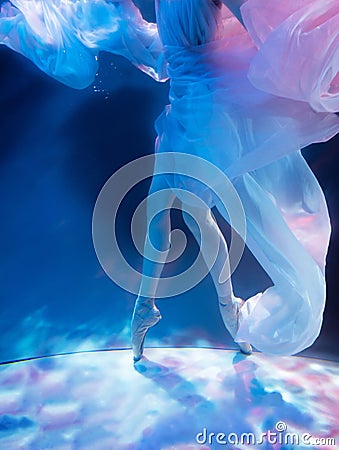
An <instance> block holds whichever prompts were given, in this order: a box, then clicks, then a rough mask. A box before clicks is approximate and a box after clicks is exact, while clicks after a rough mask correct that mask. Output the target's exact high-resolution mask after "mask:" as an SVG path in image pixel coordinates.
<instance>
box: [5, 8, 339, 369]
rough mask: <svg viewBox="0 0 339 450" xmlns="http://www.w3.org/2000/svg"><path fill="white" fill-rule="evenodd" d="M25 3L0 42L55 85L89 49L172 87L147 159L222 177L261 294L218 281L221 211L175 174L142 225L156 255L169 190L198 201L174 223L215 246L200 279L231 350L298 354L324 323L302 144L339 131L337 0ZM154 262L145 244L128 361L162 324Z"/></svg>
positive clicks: (322, 251) (320, 225)
mask: <svg viewBox="0 0 339 450" xmlns="http://www.w3.org/2000/svg"><path fill="white" fill-rule="evenodd" d="M27 3H28V2H25V1H23V0H13V1H12V2H11V4H9V3H5V4H4V5H2V7H1V12H0V43H3V44H5V45H7V46H9V47H10V48H12V49H14V50H16V51H18V52H20V53H22V54H23V55H25V56H26V57H28V58H30V59H31V60H32V61H33V62H34V63H35V64H36V65H37V66H38V67H40V68H41V69H42V70H44V71H45V72H46V73H48V74H49V75H51V76H53V77H54V78H56V79H58V80H59V81H61V82H63V83H65V84H67V85H69V86H72V87H75V88H83V87H85V86H87V85H89V84H90V83H91V82H92V81H93V79H94V76H95V73H96V71H97V57H98V53H99V52H100V51H101V50H105V51H110V52H112V53H115V54H119V55H122V56H125V57H126V58H128V59H129V60H130V61H131V62H132V63H133V64H135V65H136V66H137V67H138V68H140V69H141V70H143V71H144V72H146V73H147V74H149V75H150V76H152V77H153V78H154V79H155V80H157V81H166V80H167V79H168V78H170V81H171V87H170V105H169V106H168V107H167V108H166V109H165V111H164V112H163V113H162V115H161V116H160V117H159V118H158V120H157V122H156V130H157V133H158V138H157V141H156V154H161V153H167V152H170V153H171V155H172V156H171V157H172V161H171V164H172V165H173V167H175V165H176V156H175V153H176V152H181V153H186V154H187V155H195V156H199V157H202V158H204V159H206V160H208V161H210V162H211V163H213V164H214V165H215V166H217V167H218V168H219V169H221V170H222V171H223V172H224V173H225V174H226V175H227V177H228V178H229V180H231V182H232V184H233V186H234V188H235V189H236V191H237V193H238V195H239V197H240V199H241V202H242V205H243V208H244V211H245V215H246V225H247V238H246V244H247V246H248V247H249V249H250V250H251V251H252V253H253V254H254V256H255V257H256V259H257V261H258V262H259V263H260V265H261V266H262V267H263V269H264V270H265V271H266V272H267V274H268V275H269V276H270V278H271V280H272V282H273V286H272V287H270V288H268V289H266V290H265V291H264V292H259V293H257V294H256V295H254V296H252V297H251V298H249V299H247V300H246V301H245V302H244V300H242V299H238V298H237V297H236V296H235V295H234V293H233V289H232V283H231V279H230V277H229V276H226V277H225V276H223V272H225V271H226V275H227V274H229V273H230V268H229V266H228V263H227V261H228V256H229V255H228V247H227V243H226V241H225V239H224V236H223V235H222V233H221V231H220V229H219V227H218V224H217V222H216V220H215V218H214V216H213V214H212V212H211V208H213V207H216V208H217V209H218V210H219V212H220V213H221V214H222V216H223V217H224V218H225V219H226V220H229V217H228V214H227V211H226V210H225V208H224V206H223V205H222V204H221V202H220V199H219V198H217V197H216V196H215V195H214V194H213V192H212V191H211V190H209V189H208V188H206V186H202V185H201V183H197V182H195V180H191V179H188V178H187V177H185V176H183V175H180V174H178V175H161V176H160V175H157V176H156V177H154V179H153V181H152V184H151V189H150V194H153V193H156V192H159V191H163V190H164V191H165V192H166V195H165V196H164V197H163V202H164V204H163V205H162V206H163V212H162V213H161V214H159V215H158V216H157V217H156V218H155V219H154V220H152V221H151V222H150V223H149V236H150V238H151V241H152V243H153V245H154V247H155V248H156V249H159V250H162V251H163V252H165V253H166V252H167V251H168V248H169V236H170V216H169V208H170V207H171V205H172V204H173V202H174V200H175V198H176V197H179V199H180V200H181V201H182V202H183V203H185V196H181V195H180V194H178V192H180V189H183V190H186V191H191V192H193V193H194V194H195V195H197V196H198V197H199V198H201V199H202V200H203V203H204V206H201V204H199V206H197V205H195V204H191V203H189V202H187V204H185V205H184V206H185V208H183V209H184V211H185V212H184V213H183V217H184V220H185V222H186V223H187V225H188V227H189V228H190V229H191V231H192V233H193V235H194V236H195V238H196V239H197V240H198V242H200V233H201V234H202V233H203V232H204V234H205V235H207V236H210V239H211V240H213V241H214V242H215V241H217V242H218V246H219V252H218V254H217V258H216V261H215V264H214V265H213V267H212V269H211V275H212V278H213V281H214V285H215V287H216V291H217V295H218V299H219V305H220V311H221V315H222V318H223V320H224V323H225V325H226V327H227V329H228V330H229V332H230V334H231V335H232V337H233V338H234V340H235V341H236V342H238V343H239V346H240V349H241V350H242V351H243V352H244V353H250V352H251V346H250V344H249V343H248V342H250V343H251V344H252V345H254V346H255V347H256V348H257V349H258V350H261V351H263V352H266V353H272V354H293V353H297V352H299V351H301V350H303V349H305V348H306V347H308V346H310V345H311V344H312V343H313V342H314V340H315V339H316V337H317V336H318V334H319V331H320V327H321V323H322V314H323V309H324V304H325V259H326V254H327V248H328V243H329V236H330V221H329V216H328V211H327V206H326V202H325V198H324V195H323V193H322V190H321V188H320V186H319V184H318V182H317V180H316V178H315V177H314V175H313V173H312V172H311V170H310V168H309V167H308V165H307V163H306V161H305V160H304V158H303V156H302V154H301V151H300V149H301V148H303V147H305V146H307V145H309V144H311V143H314V142H323V141H326V140H328V139H330V138H331V137H332V136H334V135H335V134H336V133H337V132H338V131H339V118H338V117H337V116H336V115H335V114H334V112H336V111H338V109H339V108H338V91H339V78H338V65H339V56H338V33H337V30H338V25H339V6H338V3H337V1H336V0H299V1H295V0H293V1H292V0H287V1H286V2H283V3H282V4H281V3H279V5H277V3H276V2H274V1H273V0H271V1H267V0H247V1H242V0H237V1H236V0H233V1H232V0H222V1H221V0H157V1H156V18H157V24H151V23H148V22H146V21H145V20H144V19H143V18H142V16H141V14H140V12H139V10H138V9H137V8H136V7H135V5H134V4H133V3H132V2H131V1H130V0H125V1H120V2H117V1H115V2H106V1H104V0H96V1H93V2H90V3H88V2H86V1H84V0H72V1H67V2H66V1H62V0H53V1H49V2H47V1H46V0H41V1H37V0H32V1H30V2H29V5H28V4H27ZM315 54H316V55H317V57H316V58H314V57H313V55H315ZM193 218H195V219H196V218H198V219H199V220H198V221H199V223H200V224H202V227H203V230H199V227H197V224H196V221H195V220H193ZM206 231H207V233H206ZM206 248H208V246H206V247H205V249H204V251H205V252H206V251H207V252H208V250H206ZM156 255H157V254H156V252H154V249H153V248H152V247H151V246H150V245H149V243H148V242H146V244H145V250H144V256H145V259H144V264H143V277H142V280H141V285H140V291H139V295H138V298H137V300H136V304H135V309H134V313H133V318H132V324H131V327H132V347H133V353H134V360H135V361H138V360H139V359H140V358H141V357H142V354H143V344H144V339H145V336H146V333H147V331H148V329H149V328H150V327H151V326H153V325H155V324H156V323H157V322H158V321H159V320H160V317H161V316H160V312H159V310H158V308H157V307H156V306H155V303H154V299H155V298H156V289H157V285H158V280H159V277H160V275H161V272H162V269H163V263H162V262H161V261H160V260H159V259H157V256H156ZM203 256H204V257H205V258H206V260H208V258H209V255H208V254H207V253H205V254H204V255H203ZM225 261H226V263H225ZM220 280H222V282H220Z"/></svg>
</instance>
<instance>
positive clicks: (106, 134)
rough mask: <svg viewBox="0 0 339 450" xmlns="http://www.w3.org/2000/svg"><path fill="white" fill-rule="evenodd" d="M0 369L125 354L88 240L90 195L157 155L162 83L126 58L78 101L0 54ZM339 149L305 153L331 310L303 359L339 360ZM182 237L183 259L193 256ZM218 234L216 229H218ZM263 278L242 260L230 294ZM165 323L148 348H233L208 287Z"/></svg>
mask: <svg viewBox="0 0 339 450" xmlns="http://www.w3.org/2000/svg"><path fill="white" fill-rule="evenodd" d="M0 67H1V70H0V86H1V88H0V108H1V120H0V139H1V141H0V195H1V199H0V205H1V222H0V223H1V234H0V250H1V266H0V308H1V316H0V361H9V360H14V359H20V358H28V357H32V356H38V355H46V354H51V353H59V352H67V351H77V350H90V349H98V348H112V347H115V348H120V347H126V346H127V347H128V346H129V320H130V316H131V313H132V310H133V302H134V296H133V295H132V294H129V293H127V292H125V291H123V290H122V289H120V288H119V287H118V286H116V285H115V284H114V283H113V282H112V281H111V280H110V279H109V278H108V277H107V276H106V275H105V274H104V272H103V271H102V269H101V266H100V264H99V262H98V260H97V258H96V255H95V252H94V248H93V244H92V236H91V219H92V213H93V207H94V204H95V201H96V198H97V195H98V193H99V191H100V189H101V187H102V186H103V184H104V183H105V181H106V180H107V179H108V178H109V177H110V176H111V175H112V174H113V173H114V172H115V171H116V170H117V169H118V168H119V167H121V166H123V165H124V164H125V163H127V162H128V161H131V160H133V159H135V158H137V157H140V156H143V155H146V154H150V153H152V152H153V145H154V139H155V131H154V128H153V123H154V120H155V119H156V117H157V116H158V115H159V114H160V113H161V111H162V109H163V107H164V105H165V104H166V103H168V100H167V96H168V84H158V83H156V82H154V81H153V80H152V79H151V78H149V77H147V76H146V75H145V74H143V73H141V72H139V71H138V70H137V69H135V68H134V67H132V66H130V65H129V63H127V62H126V61H124V60H123V59H122V58H119V57H115V56H113V55H109V54H102V55H101V58H100V71H99V75H98V76H97V79H96V82H95V85H93V86H91V87H90V88H88V89H86V90H83V91H76V90H72V89H70V88H67V87H66V86H63V85H61V84H59V83H58V82H56V81H54V80H52V79H50V78H48V77H47V76H45V75H44V74H42V73H41V72H40V71H39V70H38V69H36V68H35V67H34V66H33V65H32V64H31V63H30V62H29V61H27V60H25V59H24V58H23V57H21V56H19V55H17V54H14V53H13V52H11V51H10V50H8V49H6V48H5V47H1V48H0ZM338 143H339V139H338V138H335V139H332V141H330V142H329V143H326V144H322V145H314V146H311V147H310V148H308V149H306V150H304V155H305V156H306V157H307V160H308V161H309V163H310V165H311V167H312V169H313V170H314V172H315V173H316V175H317V177H318V179H319V181H320V184H321V185H322V187H323V189H324V192H325V195H326V198H327V201H328V205H329V211H330V216H331V220H332V226H333V234H332V239H331V245H330V250H329V257H328V270H327V280H328V300H327V307H326V311H325V318H324V325H323V329H322V332H321V335H320V337H319V338H318V340H317V342H316V343H315V344H314V345H313V347H312V348H311V349H310V350H307V351H306V352H304V353H306V354H308V355H316V356H321V357H324V358H331V359H338V357H339V352H338V349H337V345H336V343H337V341H338V338H339V334H338V329H339V327H338V319H337V314H336V312H337V307H338V295H337V294H338V289H337V276H336V274H337V270H338V264H339V261H338V257H339V252H338V243H339V231H338V217H339V208H338V199H339V184H338V180H337V167H338V162H339V156H338V154H337V150H338ZM148 185H149V181H148V182H146V183H144V184H142V185H141V186H140V187H139V190H138V191H137V192H135V193H134V194H133V197H132V199H129V202H128V205H125V207H124V208H122V212H121V214H120V217H119V223H118V225H119V226H118V231H119V236H120V242H121V243H122V247H123V248H124V249H125V252H126V255H128V257H129V258H130V259H132V260H133V261H134V264H135V266H136V267H139V268H140V266H141V258H140V257H139V256H138V255H137V254H136V253H135V251H134V250H133V248H132V245H131V242H130V236H129V225H130V214H131V213H132V212H133V202H134V201H135V205H136V204H137V203H138V200H139V201H140V199H142V198H143V196H144V195H146V193H147V189H148ZM173 219H174V225H175V226H180V227H183V229H184V230H185V232H186V233H187V235H188V237H189V242H188V248H187V251H186V252H185V254H184V256H183V258H182V259H181V260H180V261H179V262H178V263H176V264H177V265H176V269H178V270H180V267H181V265H187V264H190V262H191V261H192V260H193V259H194V256H195V255H196V253H197V246H196V244H195V242H194V240H193V238H192V236H191V235H190V234H189V232H188V230H187V229H186V228H185V227H184V225H183V223H182V220H181V218H180V216H179V215H178V214H173ZM220 224H221V226H222V227H223V228H225V232H227V229H226V226H225V224H224V223H222V222H220ZM268 282H269V281H268V279H267V277H266V276H265V274H264V273H263V272H262V270H261V269H260V268H259V267H258V266H257V264H256V263H255V260H254V258H253V257H252V256H251V255H250V254H249V252H246V254H245V257H244V260H243V261H242V263H241V264H240V266H239V269H238V270H237V272H236V274H235V276H234V283H235V289H236V293H237V294H238V295H249V294H250V293H251V292H250V291H247V289H248V288H247V286H249V285H250V286H251V289H254V291H256V290H259V289H260V287H262V286H263V285H267V283H268ZM159 306H160V309H161V311H162V314H163V317H164V318H163V320H162V321H161V322H160V323H159V325H158V326H157V327H155V328H154V330H152V331H151V333H150V337H149V341H148V342H149V344H152V345H158V344H159V345H162V346H166V345H168V346H172V345H188V346H195V345H202V346H219V347H223V346H232V340H231V338H230V337H229V336H228V334H227V332H226V331H225V329H224V327H223V324H222V322H221V318H220V317H219V312H218V306H217V298H216V295H215V292H214V288H213V286H212V282H211V279H210V277H209V276H208V277H207V278H206V279H205V280H203V282H201V283H200V284H199V285H198V286H197V287H196V288H194V289H192V290H191V291H189V292H187V293H185V294H183V295H181V296H178V297H176V298H173V299H168V300H160V301H159Z"/></svg>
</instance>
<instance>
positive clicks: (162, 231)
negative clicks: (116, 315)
mask: <svg viewBox="0 0 339 450" xmlns="http://www.w3.org/2000/svg"><path fill="white" fill-rule="evenodd" d="M164 189H165V191H164V192H163V193H162V196H161V202H162V203H161V205H159V206H160V208H161V209H162V211H161V212H159V213H158V214H157V215H156V216H155V217H153V207H152V201H151V200H150V199H149V198H148V200H147V204H146V205H147V206H146V207H147V233H148V236H149V239H147V238H146V240H145V246H144V260H143V268H142V279H141V284H140V289H139V295H138V297H137V300H136V302H135V307H134V312H133V317H132V324H131V332H132V348H133V354H134V361H138V360H139V359H140V358H141V357H142V354H143V346H144V340H145V336H146V333H147V331H148V329H149V328H150V327H152V326H154V325H155V324H156V323H158V322H159V320H160V319H161V315H160V312H159V310H158V309H157V307H156V306H155V304H154V298H155V294H156V289H157V287H158V283H159V278H160V276H161V272H162V270H163V266H164V262H165V260H166V254H167V253H168V250H169V247H170V230H171V223H170V207H171V206H172V204H173V201H174V198H175V197H174V194H173V193H172V192H171V191H170V190H169V189H168V185H167V183H166V182H165V180H164V177H162V176H157V177H154V178H153V181H152V185H151V188H150V192H149V196H150V195H152V194H153V193H156V192H158V191H161V190H164ZM160 208H159V209H160ZM159 251H161V252H163V253H162V254H159Z"/></svg>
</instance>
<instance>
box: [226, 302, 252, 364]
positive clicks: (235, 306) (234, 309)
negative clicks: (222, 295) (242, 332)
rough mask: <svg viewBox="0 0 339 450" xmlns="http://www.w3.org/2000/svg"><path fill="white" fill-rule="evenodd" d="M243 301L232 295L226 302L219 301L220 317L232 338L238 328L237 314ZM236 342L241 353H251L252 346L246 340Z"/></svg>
mask: <svg viewBox="0 0 339 450" xmlns="http://www.w3.org/2000/svg"><path fill="white" fill-rule="evenodd" d="M244 303H245V302H244V301H243V300H242V299H240V298H237V297H234V298H233V299H232V300H231V301H230V302H228V303H222V302H220V301H219V309H220V313H221V317H222V319H223V322H224V324H225V326H226V328H227V330H228V331H229V333H230V335H231V336H232V338H233V339H234V338H235V335H236V334H237V332H238V329H239V314H240V309H241V307H242V305H243V304H244ZM237 344H238V346H239V348H240V350H241V351H242V353H245V354H246V355H250V354H251V353H252V346H251V344H249V343H248V342H237Z"/></svg>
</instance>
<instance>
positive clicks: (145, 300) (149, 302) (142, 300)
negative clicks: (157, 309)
mask: <svg viewBox="0 0 339 450" xmlns="http://www.w3.org/2000/svg"><path fill="white" fill-rule="evenodd" d="M136 305H138V306H147V307H148V308H152V307H153V306H154V299H153V298H150V297H143V296H141V295H138V297H137V300H136Z"/></svg>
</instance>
